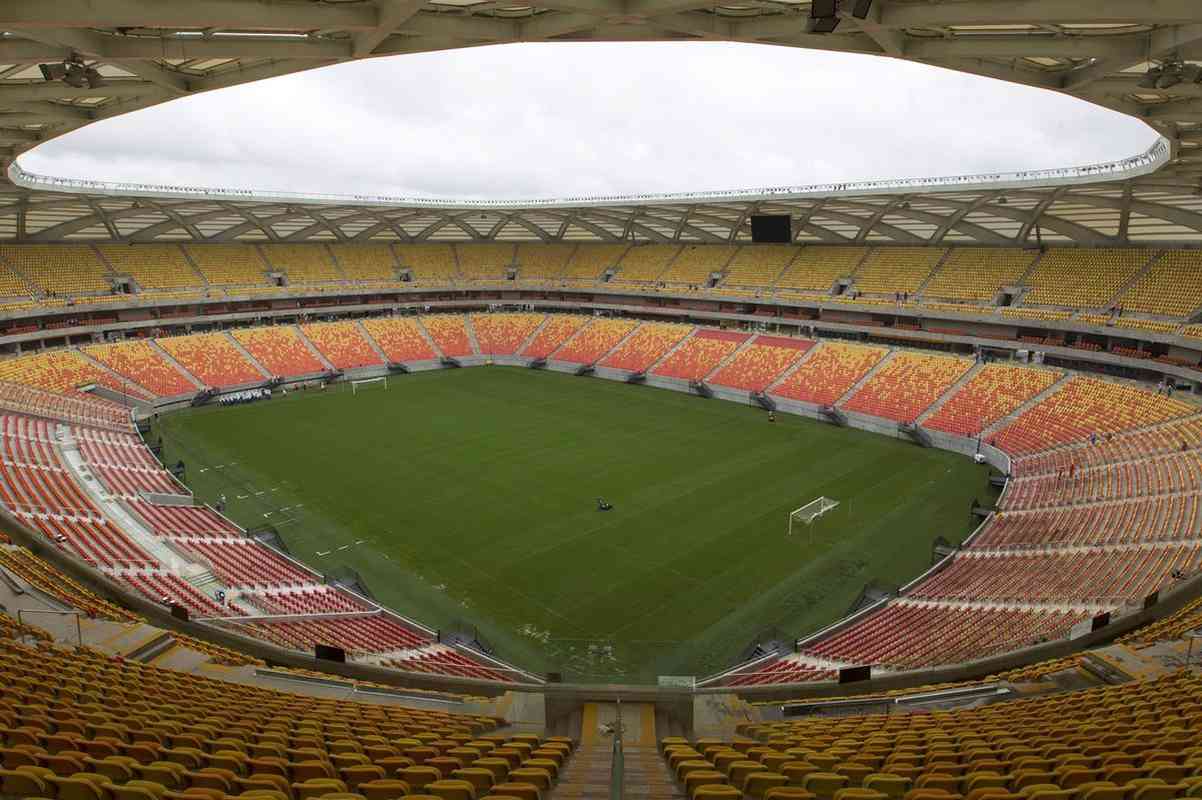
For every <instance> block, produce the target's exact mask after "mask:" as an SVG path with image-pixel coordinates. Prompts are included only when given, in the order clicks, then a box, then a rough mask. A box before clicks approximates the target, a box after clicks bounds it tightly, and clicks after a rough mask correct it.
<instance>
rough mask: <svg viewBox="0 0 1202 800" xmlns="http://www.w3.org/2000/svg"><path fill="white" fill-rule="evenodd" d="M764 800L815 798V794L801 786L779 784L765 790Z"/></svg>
mask: <svg viewBox="0 0 1202 800" xmlns="http://www.w3.org/2000/svg"><path fill="white" fill-rule="evenodd" d="M764 800H814V795H813V794H812V793H810V792H807V791H806V790H805V789H802V788H801V787H800V786H777V787H775V788H773V789H769V790H768V791H766V792H764Z"/></svg>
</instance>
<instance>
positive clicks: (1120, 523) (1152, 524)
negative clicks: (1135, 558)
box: [973, 478, 1200, 548]
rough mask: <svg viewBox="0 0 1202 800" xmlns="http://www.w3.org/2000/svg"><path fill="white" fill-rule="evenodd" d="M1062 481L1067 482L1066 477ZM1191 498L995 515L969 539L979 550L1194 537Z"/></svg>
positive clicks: (1195, 526)
mask: <svg viewBox="0 0 1202 800" xmlns="http://www.w3.org/2000/svg"><path fill="white" fill-rule="evenodd" d="M1065 481H1066V482H1072V479H1069V478H1066V479H1065ZM1199 499H1200V496H1199V495H1198V494H1196V493H1194V494H1188V495H1180V496H1168V497H1154V498H1132V499H1129V500H1119V501H1113V502H1106V503H1099V504H1097V505H1092V506H1087V507H1085V508H1077V507H1063V508H1050V509H1044V510H1039V511H1019V512H1015V511H1004V512H1001V513H999V514H995V515H994V516H993V518H992V519H990V521H989V523H988V524H986V526H985V528H984V529H983V530H982V531H981V533H980V535H979V536H977V538H976V539H974V540H973V545H974V546H975V547H981V548H998V547H1006V548H1037V547H1047V546H1054V547H1079V546H1085V545H1088V546H1093V547H1098V546H1102V545H1112V544H1140V543H1145V542H1158V541H1165V542H1170V541H1182V540H1186V539H1195V538H1198V506H1199Z"/></svg>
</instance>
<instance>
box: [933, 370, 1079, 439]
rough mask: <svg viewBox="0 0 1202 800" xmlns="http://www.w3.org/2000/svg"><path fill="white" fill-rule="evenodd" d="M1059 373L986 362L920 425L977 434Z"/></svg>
mask: <svg viewBox="0 0 1202 800" xmlns="http://www.w3.org/2000/svg"><path fill="white" fill-rule="evenodd" d="M1060 375H1061V373H1059V372H1051V371H1049V370H1042V369H1029V368H1027V367H1015V366H1011V365H1009V364H986V365H985V366H984V367H982V368H981V371H980V372H978V373H977V374H976V375H974V376H972V378H971V379H970V380H969V381H968V383H966V384H964V386H963V387H961V389H960V391H958V392H956V394H955V395H953V396H952V397H951V398H950V399H949V400H948V401H947V402H945V403H944V404H943V407H942V408H940V409H939V410H938V411H936V412H935V413H934V414H932V415H931V416H930V417H928V418H927V420H926V422H924V423H923V425H924V426H925V427H927V428H934V429H935V430H940V431H947V432H948V433H956V434H959V435H961V436H976V435H977V434H979V433H980V432H981V431H983V430H985V429H986V428H988V427H989V426H990V425H992V424H993V423H995V422H997V421H998V420H1000V419H1002V418H1003V417H1005V416H1007V415H1008V414H1012V413H1013V412H1014V411H1015V410H1017V409H1018V408H1019V407H1020V406H1022V404H1023V403H1025V402H1027V401H1028V400H1030V399H1031V398H1032V397H1035V396H1036V395H1038V394H1039V393H1040V392H1043V391H1046V390H1047V389H1048V387H1050V386H1051V385H1052V384H1054V383H1055V382H1056V381H1057V380H1059V379H1060Z"/></svg>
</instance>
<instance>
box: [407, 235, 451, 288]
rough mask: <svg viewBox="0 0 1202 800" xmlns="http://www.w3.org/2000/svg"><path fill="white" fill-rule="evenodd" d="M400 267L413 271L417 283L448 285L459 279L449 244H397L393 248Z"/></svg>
mask: <svg viewBox="0 0 1202 800" xmlns="http://www.w3.org/2000/svg"><path fill="white" fill-rule="evenodd" d="M393 248H394V251H395V252H396V255H397V260H398V261H400V262H401V266H402V267H403V268H406V269H410V270H413V280H415V281H417V282H418V283H450V282H451V281H454V280H457V279H458V278H459V267H458V266H457V265H456V264H455V251H454V250H453V249H451V245H449V244H398V245H394V246H393Z"/></svg>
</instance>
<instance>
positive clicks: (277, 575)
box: [171, 538, 321, 589]
mask: <svg viewBox="0 0 1202 800" xmlns="http://www.w3.org/2000/svg"><path fill="white" fill-rule="evenodd" d="M171 541H172V544H173V545H174V546H175V548H176V549H178V550H179V551H180V552H182V553H184V554H185V555H188V556H191V557H193V558H195V559H196V560H201V561H204V562H207V563H208V564H209V565H210V567H211V568H212V570H213V573H214V574H215V575H217V576H218V577H219V578H221V580H222V581H223V582H224V583H225V585H226V586H230V587H234V588H252V589H253V588H256V587H258V588H265V587H271V586H307V585H310V584H313V583H318V582H320V580H321V578H320V577H318V576H316V575H314V574H311V573H309V572H306V571H304V570H302V569H300V568H299V567H297V566H296V565H295V564H293V563H292V562H290V561H287V560H285V559H284V558H283V557H281V556H278V555H276V554H275V553H274V552H272V551H271V550H268V549H267V548H266V547H263V546H262V545H260V544H259V543H257V542H255V541H253V540H251V539H233V538H230V539H218V540H213V541H208V540H204V539H198V538H175V539H172V540H171Z"/></svg>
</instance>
